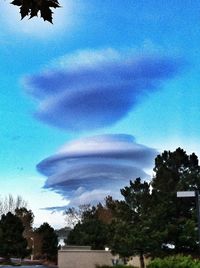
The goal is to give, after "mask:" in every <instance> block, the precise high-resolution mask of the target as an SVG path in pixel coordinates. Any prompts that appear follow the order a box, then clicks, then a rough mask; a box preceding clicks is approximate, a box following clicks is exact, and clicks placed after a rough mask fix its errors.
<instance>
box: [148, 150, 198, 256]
mask: <svg viewBox="0 0 200 268" xmlns="http://www.w3.org/2000/svg"><path fill="white" fill-rule="evenodd" d="M154 171H155V176H154V178H153V180H152V188H153V190H152V205H153V207H152V214H151V223H152V224H151V230H152V232H154V234H155V235H156V236H159V237H160V241H161V243H160V247H162V250H163V251H165V252H169V253H184V252H186V253H192V252H193V253H194V252H197V250H198V243H197V228H196V227H197V216H196V214H197V212H196V207H195V206H196V205H195V198H182V199H181V198H177V197H176V193H177V191H188V190H191V191H196V190H198V189H199V188H200V167H199V164H198V158H197V156H196V155H195V154H194V153H193V154H191V155H187V154H186V152H185V151H184V150H182V149H180V148H178V149H177V150H176V151H174V152H170V151H164V153H163V154H162V155H159V156H158V157H157V158H156V159H155V168H154ZM168 245H173V248H170V247H168Z"/></svg>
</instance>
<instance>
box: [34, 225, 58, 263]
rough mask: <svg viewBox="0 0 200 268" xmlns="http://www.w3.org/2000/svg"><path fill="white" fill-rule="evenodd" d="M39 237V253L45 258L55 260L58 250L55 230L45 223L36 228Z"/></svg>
mask: <svg viewBox="0 0 200 268" xmlns="http://www.w3.org/2000/svg"><path fill="white" fill-rule="evenodd" d="M36 233H37V234H38V235H39V236H40V239H41V253H42V255H43V257H44V258H45V259H47V260H53V261H54V260H55V259H56V256H57V251H58V236H57V234H56V232H55V230H54V229H53V228H52V227H51V226H50V225H49V224H48V223H47V222H45V223H43V224H42V225H41V226H40V227H39V228H37V229H36Z"/></svg>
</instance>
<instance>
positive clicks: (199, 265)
mask: <svg viewBox="0 0 200 268" xmlns="http://www.w3.org/2000/svg"><path fill="white" fill-rule="evenodd" d="M147 268H200V261H198V260H195V259H193V258H192V257H191V256H182V255H177V256H170V257H165V258H163V259H160V258H156V259H154V260H152V261H151V262H150V263H149V264H148V265H147Z"/></svg>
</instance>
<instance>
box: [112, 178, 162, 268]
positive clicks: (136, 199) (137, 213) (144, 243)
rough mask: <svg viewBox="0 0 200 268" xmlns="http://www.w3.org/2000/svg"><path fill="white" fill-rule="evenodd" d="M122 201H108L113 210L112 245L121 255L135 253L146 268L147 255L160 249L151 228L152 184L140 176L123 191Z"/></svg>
mask: <svg viewBox="0 0 200 268" xmlns="http://www.w3.org/2000/svg"><path fill="white" fill-rule="evenodd" d="M121 194H122V195H123V197H124V200H122V201H117V200H116V201H113V200H109V202H107V206H108V207H110V208H111V209H112V210H113V221H112V223H111V225H110V247H111V249H112V251H113V252H114V253H118V254H119V255H120V256H121V257H129V256H133V255H135V254H139V256H140V266H141V268H143V267H144V254H145V253H149V252H151V251H152V249H153V250H154V249H156V248H157V245H156V244H157V240H155V239H154V237H152V234H151V232H150V230H149V228H150V214H151V209H152V206H151V194H150V183H147V182H141V179H140V178H137V179H136V180H135V181H134V182H132V181H130V186H127V187H125V188H124V189H122V190H121Z"/></svg>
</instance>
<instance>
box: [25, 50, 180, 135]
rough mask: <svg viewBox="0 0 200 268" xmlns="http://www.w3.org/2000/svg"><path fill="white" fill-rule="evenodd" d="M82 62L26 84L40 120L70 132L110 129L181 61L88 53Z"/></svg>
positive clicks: (75, 61)
mask: <svg viewBox="0 0 200 268" xmlns="http://www.w3.org/2000/svg"><path fill="white" fill-rule="evenodd" d="M82 54H83V55H85V54H84V51H82ZM104 54H105V55H104ZM80 58H81V52H79V57H73V59H71V60H70V61H67V60H66V61H65V64H62V68H61V67H60V68H59V67H56V68H54V69H53V68H52V69H50V70H48V69H47V70H46V71H45V72H43V73H39V74H36V75H31V76H29V77H26V78H25V86H26V91H27V92H28V93H29V94H30V95H32V96H33V97H35V98H36V99H37V100H38V102H39V106H38V110H37V111H36V113H35V116H36V118H38V119H39V120H42V121H43V122H45V123H47V124H50V125H53V126H56V127H59V128H63V129H66V130H68V131H76V130H89V129H97V128H101V127H106V126H110V125H112V124H114V123H116V122H117V121H118V120H120V119H122V118H123V117H124V116H125V115H126V114H127V113H128V112H129V111H130V110H132V109H133V108H134V107H135V106H136V105H137V103H138V102H139V101H141V100H142V98H143V97H144V96H146V95H148V94H147V93H151V92H153V91H155V90H156V89H158V88H159V87H160V84H161V82H162V81H165V80H166V79H169V78H172V77H174V76H175V75H176V74H177V72H178V71H179V69H180V67H181V65H182V63H181V60H180V59H177V58H171V57H164V56H158V55H155V56H138V57H136V56H133V55H131V54H129V55H123V53H120V52H116V53H108V51H106V50H105V53H103V52H102V51H101V52H98V51H96V52H94V51H91V53H89V52H88V53H87V60H85V61H82V62H80V63H79V61H80ZM99 58H100V59H101V60H99Z"/></svg>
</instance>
